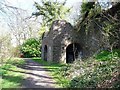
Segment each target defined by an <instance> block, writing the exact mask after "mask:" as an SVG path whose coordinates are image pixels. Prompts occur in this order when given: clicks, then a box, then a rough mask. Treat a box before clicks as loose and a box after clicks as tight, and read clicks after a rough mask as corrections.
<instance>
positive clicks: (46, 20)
mask: <svg viewBox="0 0 120 90" xmlns="http://www.w3.org/2000/svg"><path fill="white" fill-rule="evenodd" d="M65 4H66V0H65V1H64V2H63V3H60V2H58V1H57V0H56V1H52V0H49V1H47V0H42V4H41V5H40V4H39V3H37V2H35V4H34V5H35V7H36V9H37V12H35V13H33V15H35V16H36V17H38V16H41V18H42V26H47V27H50V25H51V23H52V22H53V21H54V20H56V19H65V18H66V17H65V16H66V15H67V14H68V13H69V12H70V8H66V7H65V6H64V5H65Z"/></svg>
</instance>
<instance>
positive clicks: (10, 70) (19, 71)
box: [3, 68, 53, 79]
mask: <svg viewBox="0 0 120 90" xmlns="http://www.w3.org/2000/svg"><path fill="white" fill-rule="evenodd" d="M3 69H4V70H9V71H13V72H19V73H24V74H30V75H34V76H37V77H42V78H48V79H53V78H52V77H48V76H43V75H38V74H34V73H30V72H23V71H15V70H11V69H5V68H3Z"/></svg>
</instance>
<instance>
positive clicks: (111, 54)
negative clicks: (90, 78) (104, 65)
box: [95, 49, 120, 61]
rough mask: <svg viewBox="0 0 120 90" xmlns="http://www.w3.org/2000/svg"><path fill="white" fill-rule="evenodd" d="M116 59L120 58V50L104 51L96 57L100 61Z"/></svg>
mask: <svg viewBox="0 0 120 90" xmlns="http://www.w3.org/2000/svg"><path fill="white" fill-rule="evenodd" d="M116 57H120V50H119V49H116V50H113V52H110V51H105V50H104V51H101V52H100V53H99V54H97V55H96V56H95V58H96V59H97V60H100V61H106V60H111V59H114V58H116Z"/></svg>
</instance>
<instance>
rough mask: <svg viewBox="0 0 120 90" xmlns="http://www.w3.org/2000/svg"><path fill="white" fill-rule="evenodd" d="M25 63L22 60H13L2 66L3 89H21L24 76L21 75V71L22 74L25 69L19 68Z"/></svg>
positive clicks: (1, 80)
mask: <svg viewBox="0 0 120 90" xmlns="http://www.w3.org/2000/svg"><path fill="white" fill-rule="evenodd" d="M24 63H25V62H24V60H22V59H19V58H11V59H9V60H6V62H4V64H2V66H0V68H1V69H0V75H1V76H2V79H0V83H1V85H2V88H19V87H20V86H21V82H22V80H23V76H24V75H23V74H22V73H19V71H20V72H21V71H23V69H21V68H18V67H17V66H22V65H24ZM15 71H17V72H15Z"/></svg>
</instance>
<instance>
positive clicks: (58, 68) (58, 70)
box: [33, 58, 69, 87]
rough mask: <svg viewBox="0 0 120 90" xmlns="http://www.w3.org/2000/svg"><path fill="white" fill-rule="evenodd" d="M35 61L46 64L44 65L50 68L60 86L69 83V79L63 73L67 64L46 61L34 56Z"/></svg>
mask: <svg viewBox="0 0 120 90" xmlns="http://www.w3.org/2000/svg"><path fill="white" fill-rule="evenodd" d="M33 60H34V61H35V62H38V63H40V64H41V65H44V67H45V68H46V69H48V70H50V71H51V72H50V75H52V76H53V78H54V79H55V81H56V82H57V83H58V87H66V86H67V85H68V82H69V80H68V79H67V78H66V77H65V76H64V75H63V74H62V69H63V67H66V66H67V65H66V64H58V63H52V62H46V61H43V60H41V59H40V58H33Z"/></svg>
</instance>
